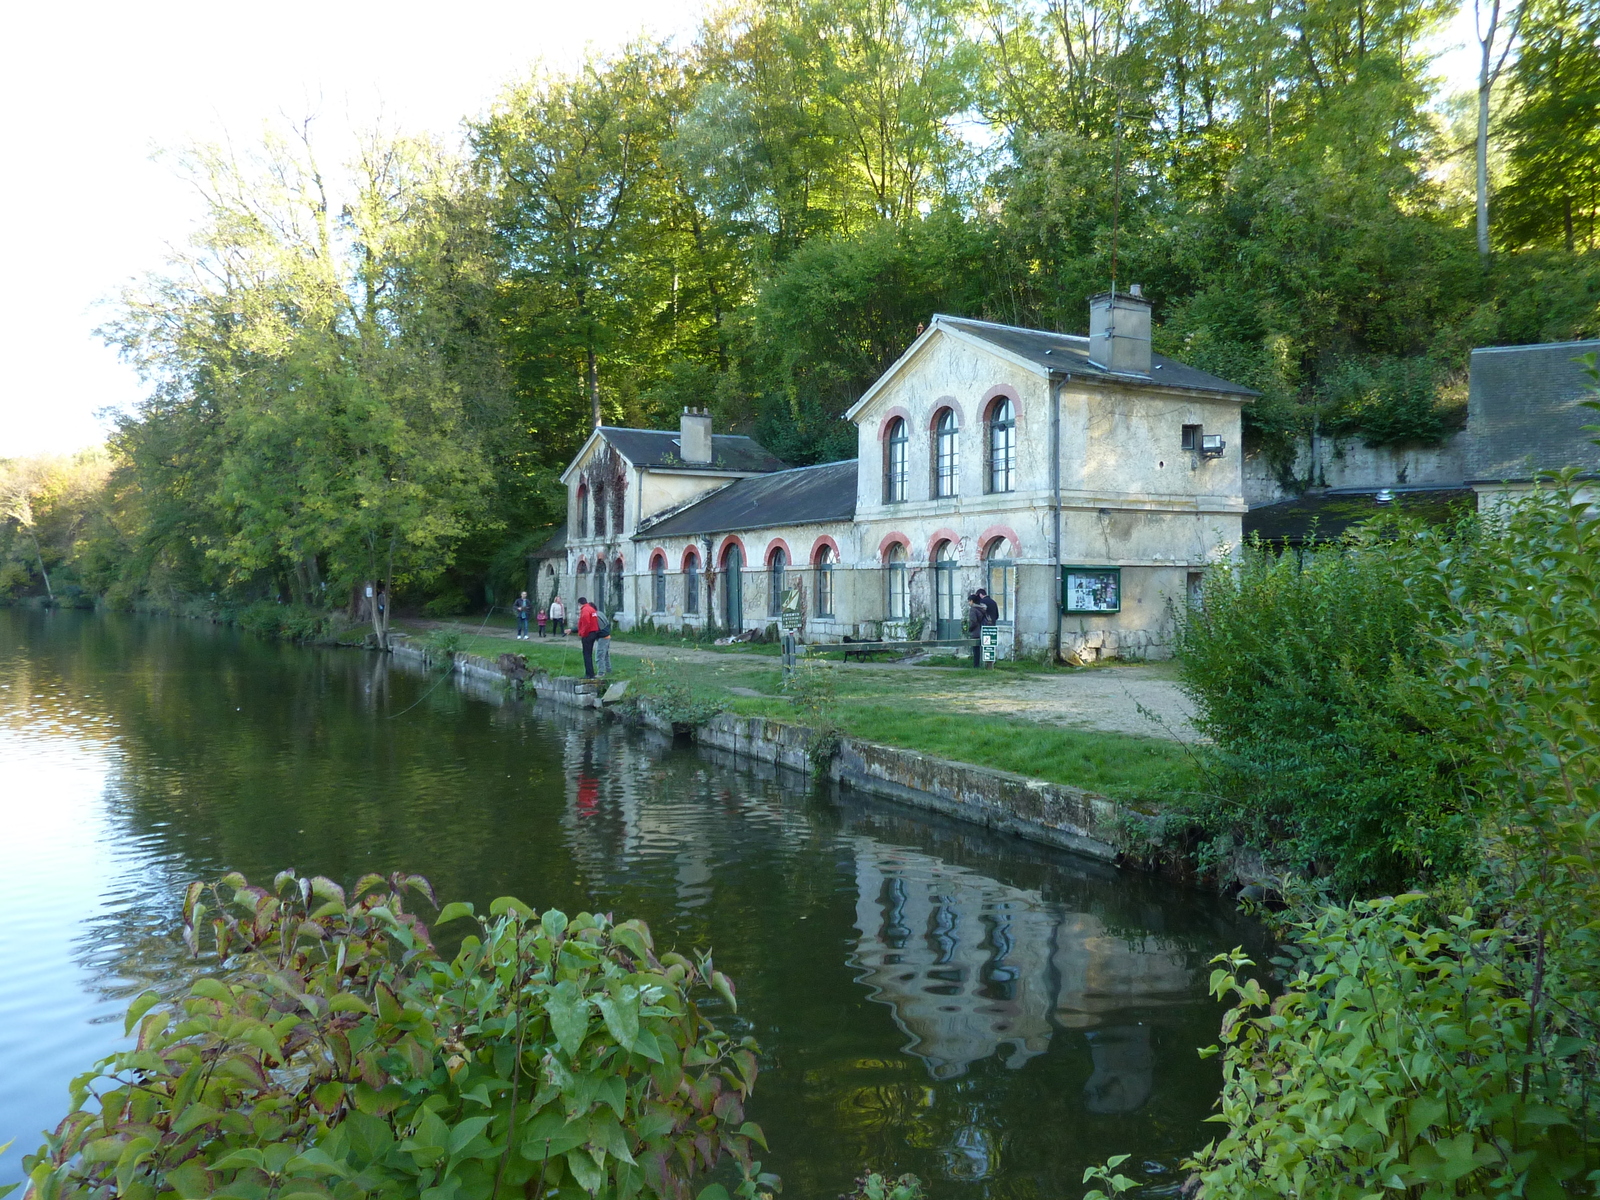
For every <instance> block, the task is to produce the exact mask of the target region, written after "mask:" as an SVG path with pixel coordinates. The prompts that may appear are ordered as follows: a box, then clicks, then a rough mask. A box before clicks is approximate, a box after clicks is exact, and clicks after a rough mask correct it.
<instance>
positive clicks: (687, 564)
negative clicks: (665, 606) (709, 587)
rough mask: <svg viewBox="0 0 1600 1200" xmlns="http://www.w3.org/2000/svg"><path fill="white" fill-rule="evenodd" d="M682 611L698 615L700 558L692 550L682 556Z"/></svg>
mask: <svg viewBox="0 0 1600 1200" xmlns="http://www.w3.org/2000/svg"><path fill="white" fill-rule="evenodd" d="M683 611H684V612H685V613H688V614H689V615H691V616H699V614H700V556H699V555H698V554H696V553H695V552H694V551H693V550H691V551H689V553H688V554H686V555H684V556H683Z"/></svg>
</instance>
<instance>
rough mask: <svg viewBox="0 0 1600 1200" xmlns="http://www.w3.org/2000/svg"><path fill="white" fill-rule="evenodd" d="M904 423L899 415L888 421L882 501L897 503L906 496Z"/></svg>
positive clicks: (906, 440)
mask: <svg viewBox="0 0 1600 1200" xmlns="http://www.w3.org/2000/svg"><path fill="white" fill-rule="evenodd" d="M908 442H909V439H908V438H907V437H906V423H905V421H904V420H902V419H901V418H900V417H896V418H895V419H894V420H893V421H890V422H889V439H888V442H887V448H886V450H885V452H884V464H883V502H884V503H885V504H899V503H900V502H901V501H902V500H904V499H905V498H906V447H907V445H908Z"/></svg>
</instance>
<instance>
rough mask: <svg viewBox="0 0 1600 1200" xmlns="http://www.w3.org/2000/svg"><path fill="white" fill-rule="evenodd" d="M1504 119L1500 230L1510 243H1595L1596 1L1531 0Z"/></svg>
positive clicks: (1598, 204)
mask: <svg viewBox="0 0 1600 1200" xmlns="http://www.w3.org/2000/svg"><path fill="white" fill-rule="evenodd" d="M1512 84H1513V90H1514V93H1515V95H1514V108H1513V110H1512V112H1511V114H1510V116H1509V117H1508V119H1507V121H1506V132H1507V135H1508V142H1509V147H1508V153H1507V160H1508V161H1507V166H1508V173H1509V178H1508V179H1507V181H1506V185H1505V191H1504V199H1503V202H1502V204H1501V211H1502V214H1503V220H1502V221H1501V223H1500V226H1501V235H1502V237H1503V238H1504V240H1505V242H1506V244H1507V245H1509V246H1513V247H1516V246H1525V245H1537V244H1541V243H1542V244H1549V243H1551V242H1554V241H1557V240H1558V239H1559V242H1560V244H1561V245H1562V246H1564V247H1565V248H1566V250H1567V251H1568V252H1569V253H1570V252H1571V251H1573V250H1575V249H1577V247H1578V245H1579V243H1580V241H1581V242H1582V244H1583V246H1584V248H1585V249H1593V248H1594V247H1595V245H1596V241H1595V235H1596V232H1597V230H1596V228H1595V222H1596V218H1597V216H1600V4H1596V3H1595V2H1594V0H1533V2H1532V3H1531V7H1530V9H1529V12H1528V14H1527V16H1526V17H1525V18H1524V19H1523V22H1522V51H1521V53H1520V54H1519V55H1518V57H1517V61H1516V65H1515V67H1514V69H1513V72H1512Z"/></svg>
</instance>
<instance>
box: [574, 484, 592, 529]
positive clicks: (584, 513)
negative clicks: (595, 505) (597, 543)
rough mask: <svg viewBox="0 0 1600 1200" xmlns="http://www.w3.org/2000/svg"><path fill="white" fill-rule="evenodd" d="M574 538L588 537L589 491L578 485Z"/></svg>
mask: <svg viewBox="0 0 1600 1200" xmlns="http://www.w3.org/2000/svg"><path fill="white" fill-rule="evenodd" d="M573 536H574V537H588V536H589V489H588V488H587V487H584V486H583V485H582V484H579V485H578V528H577V532H576V533H574V534H573Z"/></svg>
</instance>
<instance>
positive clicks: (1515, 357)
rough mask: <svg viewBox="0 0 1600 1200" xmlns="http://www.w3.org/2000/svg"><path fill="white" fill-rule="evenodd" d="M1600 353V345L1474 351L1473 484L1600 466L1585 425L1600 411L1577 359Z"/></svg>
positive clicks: (1470, 397) (1470, 412)
mask: <svg viewBox="0 0 1600 1200" xmlns="http://www.w3.org/2000/svg"><path fill="white" fill-rule="evenodd" d="M1596 352H1600V341H1592V342H1556V343H1553V344H1546V345H1542V346H1489V347H1484V348H1482V349H1478V350H1474V351H1473V352H1472V377H1471V383H1470V384H1469V385H1468V393H1467V478H1468V479H1469V480H1471V481H1475V482H1481V483H1488V482H1491V481H1501V480H1524V479H1531V478H1532V477H1533V476H1534V475H1536V474H1539V473H1542V472H1544V471H1556V470H1560V469H1561V468H1563V467H1578V468H1580V469H1582V470H1588V471H1593V470H1595V469H1596V468H1597V467H1600V448H1597V447H1596V446H1595V444H1594V442H1593V441H1592V439H1593V438H1594V436H1595V434H1594V432H1593V431H1592V430H1589V429H1585V428H1584V426H1586V425H1600V413H1597V412H1595V410H1594V409H1592V408H1587V407H1585V406H1584V402H1585V401H1586V400H1592V399H1594V393H1593V392H1592V391H1591V388H1592V386H1593V381H1592V380H1591V379H1590V378H1589V376H1588V373H1587V372H1586V371H1585V370H1584V365H1583V364H1582V363H1579V362H1575V361H1574V360H1575V359H1577V358H1580V357H1582V356H1584V355H1588V354H1595V353H1596Z"/></svg>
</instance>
